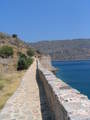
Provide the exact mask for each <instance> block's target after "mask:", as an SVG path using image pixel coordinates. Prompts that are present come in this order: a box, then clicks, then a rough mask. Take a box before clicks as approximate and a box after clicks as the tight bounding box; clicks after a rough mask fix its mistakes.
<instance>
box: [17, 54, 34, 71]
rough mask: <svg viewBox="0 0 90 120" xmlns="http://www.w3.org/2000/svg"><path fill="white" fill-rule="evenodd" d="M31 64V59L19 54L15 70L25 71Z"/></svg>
mask: <svg viewBox="0 0 90 120" xmlns="http://www.w3.org/2000/svg"><path fill="white" fill-rule="evenodd" d="M32 63H33V59H32V58H30V57H29V58H27V57H26V56H25V55H24V54H20V57H19V60H18V63H17V70H25V69H28V67H29V66H30V65H31V64H32Z"/></svg>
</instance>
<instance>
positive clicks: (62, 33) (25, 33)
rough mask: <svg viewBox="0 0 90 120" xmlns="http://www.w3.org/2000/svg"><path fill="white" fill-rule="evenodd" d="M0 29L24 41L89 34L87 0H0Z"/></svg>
mask: <svg viewBox="0 0 90 120" xmlns="http://www.w3.org/2000/svg"><path fill="white" fill-rule="evenodd" d="M0 31H1V32H6V33H9V34H12V33H16V34H18V35H19V37H21V38H22V39H24V40H26V41H38V40H52V39H53V40H56V39H69V38H70V39H72V38H90V0H0Z"/></svg>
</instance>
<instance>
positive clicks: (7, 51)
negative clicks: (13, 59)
mask: <svg viewBox="0 0 90 120" xmlns="http://www.w3.org/2000/svg"><path fill="white" fill-rule="evenodd" d="M9 56H13V48H12V47H9V46H3V47H1V48H0V57H3V58H8V57H9Z"/></svg>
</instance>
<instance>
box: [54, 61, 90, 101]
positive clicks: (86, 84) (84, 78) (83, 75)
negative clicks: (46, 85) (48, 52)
mask: <svg viewBox="0 0 90 120" xmlns="http://www.w3.org/2000/svg"><path fill="white" fill-rule="evenodd" d="M52 64H53V66H55V67H56V68H58V69H59V70H58V71H57V72H56V76H57V77H58V78H60V79H62V80H63V81H64V82H66V83H68V84H69V85H70V86H71V87H73V88H75V89H78V90H79V91H80V92H81V93H83V94H85V95H87V96H88V98H89V99H90V61H53V62H52Z"/></svg>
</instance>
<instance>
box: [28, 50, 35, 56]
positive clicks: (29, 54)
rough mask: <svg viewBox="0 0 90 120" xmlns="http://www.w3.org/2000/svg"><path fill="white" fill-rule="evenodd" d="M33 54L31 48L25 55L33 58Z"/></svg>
mask: <svg viewBox="0 0 90 120" xmlns="http://www.w3.org/2000/svg"><path fill="white" fill-rule="evenodd" d="M34 54H35V52H34V50H33V49H31V48H30V49H29V50H28V51H27V55H28V56H30V57H32V56H34Z"/></svg>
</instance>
